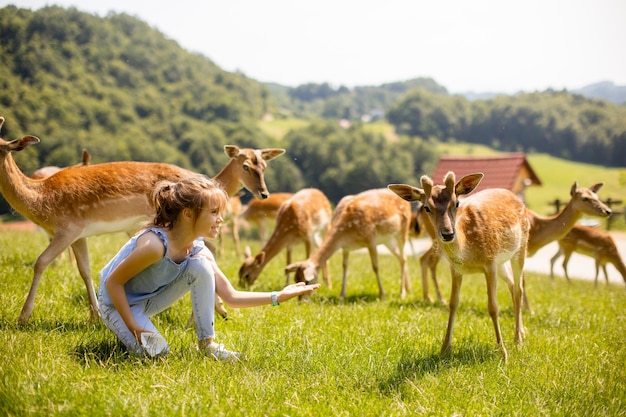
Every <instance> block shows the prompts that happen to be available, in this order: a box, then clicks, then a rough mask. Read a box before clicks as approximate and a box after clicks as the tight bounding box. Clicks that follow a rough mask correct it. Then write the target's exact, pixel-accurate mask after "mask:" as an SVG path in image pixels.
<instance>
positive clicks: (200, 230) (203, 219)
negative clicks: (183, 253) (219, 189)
mask: <svg viewBox="0 0 626 417" xmlns="http://www.w3.org/2000/svg"><path fill="white" fill-rule="evenodd" d="M212 203H213V204H212ZM223 212H224V210H223V208H221V207H217V206H216V204H214V202H212V201H211V199H207V201H206V202H205V204H204V205H203V207H202V208H200V209H199V210H198V214H197V216H196V221H195V223H194V230H195V231H196V232H197V234H198V236H202V237H207V238H209V239H215V238H216V237H217V235H218V234H219V232H220V226H221V225H222V223H223V222H224V216H223Z"/></svg>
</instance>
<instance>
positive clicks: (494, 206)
mask: <svg viewBox="0 0 626 417" xmlns="http://www.w3.org/2000/svg"><path fill="white" fill-rule="evenodd" d="M482 178H483V174H482V173H475V174H469V175H466V176H464V177H462V178H461V179H460V180H459V181H458V182H456V176H455V174H454V172H452V171H450V172H448V173H447V174H446V175H445V177H444V179H443V182H444V185H435V184H434V182H433V180H432V179H431V178H430V177H428V176H426V175H423V176H422V177H421V178H420V182H421V186H422V188H418V187H414V186H411V185H407V184H390V185H388V188H389V189H390V190H391V191H393V192H395V193H396V194H398V195H399V196H400V197H402V198H404V199H405V200H407V201H420V202H421V203H422V204H424V210H425V212H426V214H427V216H426V218H427V219H428V221H429V222H430V223H431V225H432V226H433V229H434V230H435V232H436V239H437V240H438V243H439V246H440V248H441V254H442V255H443V256H445V257H446V258H447V260H448V262H449V263H450V274H451V276H452V289H451V293H450V301H449V316H448V325H447V328H446V334H445V337H444V340H443V344H442V347H441V355H442V356H445V355H449V354H451V352H452V331H453V327H454V321H455V318H456V313H457V310H458V307H459V300H460V290H461V283H462V280H463V275H465V274H471V273H483V274H484V275H485V279H486V282H487V301H488V311H489V315H490V317H491V320H492V322H493V327H494V330H495V334H496V342H497V344H498V347H499V349H500V352H501V354H502V358H503V360H504V362H505V363H506V362H507V361H508V353H507V350H506V347H505V345H504V341H503V339H502V333H501V330H500V324H499V322H498V302H497V294H496V288H497V277H498V275H499V276H500V277H502V278H503V280H504V281H505V282H506V284H507V286H508V288H509V291H510V292H511V295H512V299H513V309H514V316H515V343H516V344H517V345H520V346H521V344H522V342H523V340H524V332H525V330H524V326H523V321H522V293H523V290H524V289H523V280H524V274H523V270H524V262H525V259H526V247H527V244H528V233H529V230H530V221H529V219H528V216H527V215H526V207H525V206H524V203H523V202H522V201H521V200H520V199H519V198H518V197H517V196H516V195H515V194H514V193H512V192H511V191H509V190H505V189H501V188H489V189H485V190H482V191H479V192H477V193H475V194H473V195H470V196H467V197H465V198H464V199H463V200H462V201H459V197H461V196H466V195H468V194H469V193H471V192H472V191H473V190H474V189H475V188H476V186H477V185H478V184H479V183H480V181H481V180H482Z"/></svg>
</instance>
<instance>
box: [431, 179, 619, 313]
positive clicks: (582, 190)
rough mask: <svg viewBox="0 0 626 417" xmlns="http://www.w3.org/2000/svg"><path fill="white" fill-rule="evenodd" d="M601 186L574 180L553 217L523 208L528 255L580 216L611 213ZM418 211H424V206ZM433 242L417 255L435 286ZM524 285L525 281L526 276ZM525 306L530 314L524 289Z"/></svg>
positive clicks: (556, 237) (436, 255) (436, 253)
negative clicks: (527, 228) (527, 224)
mask: <svg viewBox="0 0 626 417" xmlns="http://www.w3.org/2000/svg"><path fill="white" fill-rule="evenodd" d="M602 185H603V183H596V184H593V185H592V186H591V187H589V188H586V187H579V186H578V183H577V182H576V181H575V182H574V183H573V184H572V186H571V188H570V197H571V198H570V200H569V202H568V203H567V205H566V206H565V207H564V208H563V209H562V210H561V211H560V212H559V213H557V214H555V215H552V216H541V215H539V214H537V213H536V212H534V211H532V210H530V209H528V208H526V214H527V216H528V219H529V221H530V225H531V226H530V231H529V234H528V246H527V250H528V253H527V257H531V256H533V255H534V254H535V253H537V251H538V250H539V249H541V248H542V247H544V246H545V245H547V244H548V243H550V242H552V241H554V240H559V239H561V238H562V237H563V236H565V235H566V234H567V233H568V232H569V230H571V228H572V227H574V225H575V224H576V222H577V221H578V220H580V219H581V218H582V216H583V215H589V216H593V217H608V216H609V215H610V214H611V209H610V208H609V207H607V206H606V205H605V204H604V203H603V202H602V201H601V200H600V199H599V198H598V195H597V192H598V190H600V188H601V187H602ZM421 210H423V208H422V209H421ZM423 223H424V228H425V229H426V231H427V232H428V233H429V234H431V233H432V232H433V231H432V230H429V229H428V226H429V223H428V222H423ZM432 237H433V235H432V234H431V238H432ZM436 245H437V244H436V239H433V246H432V247H431V248H430V249H429V250H428V251H427V252H426V253H424V255H422V257H421V258H420V264H421V266H422V277H423V276H424V274H425V271H426V269H425V267H427V268H429V269H430V271H431V276H432V279H433V281H434V282H435V286H437V278H436V268H437V264H438V262H439V259H440V256H441V254H440V253H439V248H437V247H436ZM422 280H424V278H422ZM524 284H526V280H525V279H524ZM435 288H436V287H435ZM524 308H525V309H526V310H527V311H528V312H530V313H532V308H531V307H530V303H529V301H528V294H527V292H526V290H525V289H524Z"/></svg>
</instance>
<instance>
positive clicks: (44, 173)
mask: <svg viewBox="0 0 626 417" xmlns="http://www.w3.org/2000/svg"><path fill="white" fill-rule="evenodd" d="M90 161H91V155H90V154H89V151H87V149H83V157H82V159H81V161H80V162H79V163H78V164H76V165H75V166H85V165H89V162H90ZM62 169H64V168H60V167H58V166H53V165H49V166H45V167H41V168H39V169H38V170H36V171H35V172H33V174H32V175H31V176H30V177H31V178H32V179H34V180H42V179H44V178H47V177H49V176H50V175H53V174H56V173H57V172H59V171H60V170H62Z"/></svg>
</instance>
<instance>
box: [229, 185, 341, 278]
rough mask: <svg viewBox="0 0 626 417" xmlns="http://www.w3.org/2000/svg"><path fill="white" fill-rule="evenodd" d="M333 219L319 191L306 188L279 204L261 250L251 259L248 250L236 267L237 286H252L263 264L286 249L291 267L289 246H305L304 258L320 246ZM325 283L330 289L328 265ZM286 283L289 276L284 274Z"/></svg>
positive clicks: (325, 200)
mask: <svg viewBox="0 0 626 417" xmlns="http://www.w3.org/2000/svg"><path fill="white" fill-rule="evenodd" d="M331 217H332V207H331V205H330V201H328V198H327V197H326V196H325V195H324V193H322V192H321V191H320V190H318V189H315V188H305V189H303V190H300V191H298V192H297V193H295V194H294V195H293V196H292V197H291V198H290V199H288V200H287V201H285V202H284V203H282V204H281V206H280V209H279V210H278V215H277V216H276V227H275V228H274V232H273V233H272V235H271V236H270V238H269V240H268V241H267V243H265V245H264V246H263V248H262V249H261V251H260V252H259V253H258V254H257V255H256V256H255V257H252V255H251V254H250V251H249V249H250V248H247V253H246V260H245V261H244V262H243V264H242V265H241V267H240V268H239V285H241V286H242V287H247V286H249V285H252V284H253V283H254V282H255V281H256V279H257V278H258V276H259V274H260V273H261V272H262V271H263V268H265V265H267V263H268V262H269V261H270V260H272V259H273V258H274V257H275V256H276V255H278V253H279V252H280V251H281V250H283V248H286V252H287V265H289V264H291V250H292V246H294V245H296V244H298V243H304V245H305V251H306V256H307V258H308V257H309V256H310V255H311V250H312V249H313V248H316V247H318V246H319V245H320V243H321V241H322V233H324V234H325V233H327V231H328V228H329V226H330V220H331ZM323 274H324V280H325V282H326V284H327V285H328V286H329V287H332V284H331V281H330V277H329V275H328V267H327V265H325V266H324V268H323ZM286 281H287V282H286V284H289V275H288V274H286Z"/></svg>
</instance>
